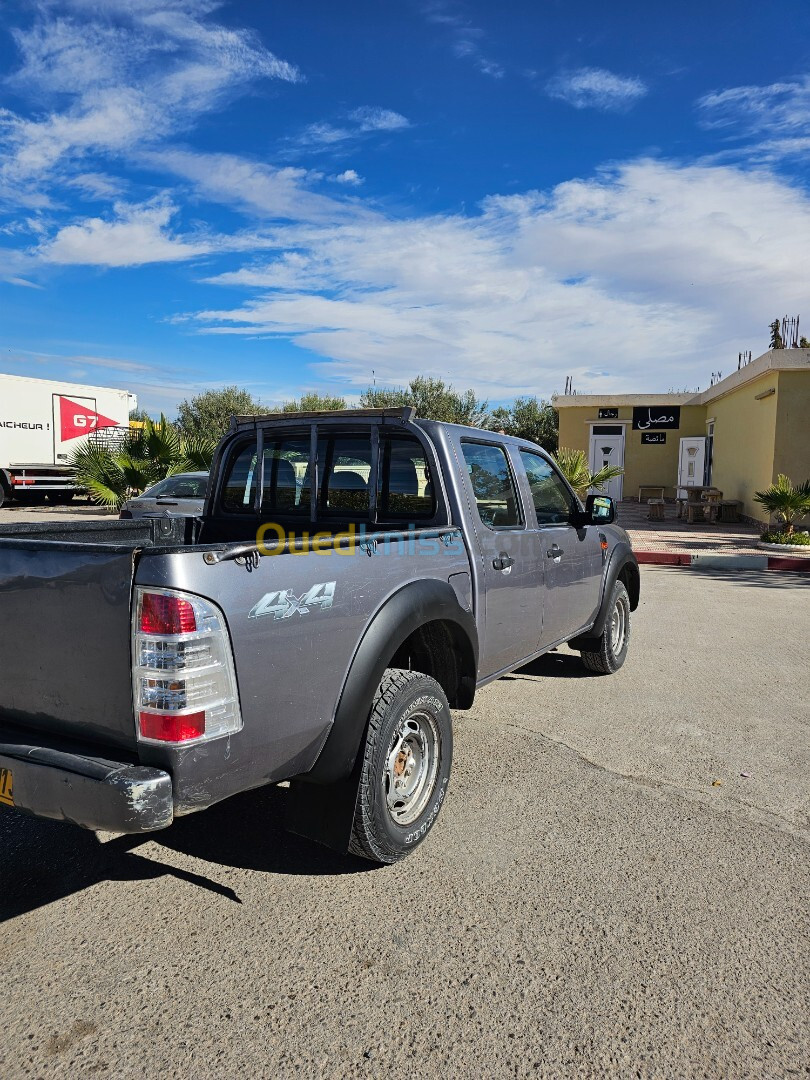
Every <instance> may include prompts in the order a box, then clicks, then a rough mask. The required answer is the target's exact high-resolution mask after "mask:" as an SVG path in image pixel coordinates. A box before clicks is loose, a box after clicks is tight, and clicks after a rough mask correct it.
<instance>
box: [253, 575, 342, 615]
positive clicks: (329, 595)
mask: <svg viewBox="0 0 810 1080" xmlns="http://www.w3.org/2000/svg"><path fill="white" fill-rule="evenodd" d="M336 584H337V582H335V581H325V582H321V583H319V584H318V585H313V586H312V587H311V588H309V589H308V590H307V591H306V592H305V593H304V594H303V596H293V594H292V592H291V591H290V590H289V589H284V590H282V591H277V592H269V593H265V594H264V596H263V597H262V598H261V600H260V601H259V602H258V604H255V605H254V606H253V607H252V608H251V609H250V612H249V614H248V618H249V619H260V618H261V617H262V616H263V615H272V616H273V618H274V619H289V618H290V616H291V615H295V614H296V613H298V614H299V615H308V614H309V609H310V608H313V607H320V608H321V610H323V611H326V610H327V609H328V608H330V607H331V606H332V601H333V600H334V598H335V585H336Z"/></svg>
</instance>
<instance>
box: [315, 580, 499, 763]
mask: <svg viewBox="0 0 810 1080" xmlns="http://www.w3.org/2000/svg"><path fill="white" fill-rule="evenodd" d="M389 667H403V668H411V669H412V670H414V671H422V672H424V674H426V675H431V676H432V677H433V678H434V679H435V680H436V681H437V682H438V683H439V685H440V686H441V687H442V689H443V690H444V692H445V693H446V694H447V698H448V701H449V702H450V705H451V706H452V707H453V708H457V709H469V708H470V706H471V705H472V702H473V697H474V695H475V682H476V675H477V669H478V634H477V630H476V625H475V619H474V617H473V614H472V612H471V611H468V610H466V609H465V608H463V607H461V605H460V604H459V602H458V597H457V595H456V592H455V590H454V589H453V587H452V586H451V585H449V584H448V583H447V582H446V581H437V580H423V581H415V582H413V584H411V585H406V586H405V587H404V588H402V589H400V590H399V591H398V592H396V593H394V595H393V596H391V597H389V598H388V600H386V602H385V603H384V604H383V605H382V607H381V608H380V609H379V611H378V612H377V613H376V615H375V616H374V618H373V619H372V620H371V622H370V623H369V625H368V627H367V628H366V631H365V633H364V635H363V637H362V639H361V641H360V644H359V646H358V648H357V651H356V653H355V654H354V659H353V660H352V663H351V667H350V668H349V672H348V675H347V676H346V681H345V682H344V684H343V690H342V692H341V695H340V700H339V702H338V707H337V710H336V712H335V719H334V723H333V724H332V727H331V729H330V731H329V735H328V736H327V739H326V742H325V743H324V746H323V749H322V750H321V753H320V755H319V756H318V760H317V761H316V763H315V765H314V767H313V769H312V770H311V771H310V772H309V773H307V775H306V779H307V780H309V781H312V782H315V783H320V784H329V783H333V782H335V781H337V780H342V779H345V778H346V777H348V776H349V775H350V774H351V772H352V769H353V767H354V763H355V759H356V758H357V752H358V749H359V748H360V745H361V742H362V739H363V735H364V733H365V729H366V723H367V721H368V715H369V710H370V708H371V702H372V700H373V698H374V693H375V691H376V689H377V687H378V686H379V683H380V680H381V679H382V676H383V672H384V671H385V669H386V668H389Z"/></svg>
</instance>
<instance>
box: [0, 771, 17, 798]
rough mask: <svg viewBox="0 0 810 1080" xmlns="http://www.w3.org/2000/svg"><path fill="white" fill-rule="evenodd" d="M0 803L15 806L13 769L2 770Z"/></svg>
mask: <svg viewBox="0 0 810 1080" xmlns="http://www.w3.org/2000/svg"><path fill="white" fill-rule="evenodd" d="M0 803H3V804H4V805H5V806H13V805H14V794H13V788H12V783H11V769H0Z"/></svg>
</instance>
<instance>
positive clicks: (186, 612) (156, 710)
mask: <svg viewBox="0 0 810 1080" xmlns="http://www.w3.org/2000/svg"><path fill="white" fill-rule="evenodd" d="M132 677H133V700H134V706H135V718H136V721H137V729H138V738H139V739H140V740H142V741H146V742H160V743H173V744H181V743H182V744H183V745H186V744H188V743H190V742H203V741H207V740H209V739H216V738H219V737H220V736H222V735H230V734H232V733H233V732H235V731H239V730H240V728H241V727H242V714H241V712H240V709H239V694H238V690H237V686H236V673H235V671H234V666H233V655H232V652H231V643H230V638H229V636H228V630H227V627H226V625H225V618H224V616H223V614H222V612H221V611H220V609H219V608H218V607H217V606H216V605H215V604H212V603H211V602H210V601H209V600H203V599H202V598H201V597H199V596H191V595H189V594H188V593H181V592H177V591H175V590H172V589H144V588H136V590H135V610H134V613H133V642H132Z"/></svg>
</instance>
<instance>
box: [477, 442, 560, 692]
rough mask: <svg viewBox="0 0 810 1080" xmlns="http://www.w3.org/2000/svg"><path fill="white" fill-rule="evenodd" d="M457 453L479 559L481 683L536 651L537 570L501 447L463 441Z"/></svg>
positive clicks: (539, 566) (538, 564) (539, 572)
mask: <svg viewBox="0 0 810 1080" xmlns="http://www.w3.org/2000/svg"><path fill="white" fill-rule="evenodd" d="M461 453H462V456H463V463H464V466H465V467H466V468H465V471H466V474H467V484H468V490H469V493H470V501H471V503H472V507H471V508H472V516H473V521H474V527H475V532H476V536H477V538H478V545H479V550H480V553H481V563H482V568H481V571H480V574H481V586H482V588H483V594H484V632H483V636H482V639H481V656H480V665H479V666H480V674H481V677H486V676H488V675H492V674H494V673H495V672H496V671H501V670H502V669H503V668H507V667H509V666H510V665H512V664H514V663H515V662H517V661H519V660H522V659H523V658H524V657H526V656H530V655H531V654H532V653H534V652H536V651H537V648H538V640H539V636H540V626H541V622H542V603H543V594H542V587H541V586H542V564H541V562H540V560H539V559H538V554H537V550H536V548H535V546H534V545H533V544H532V543H531V536H530V535H529V534H528V533H527V530H526V519H525V514H524V512H523V508H522V504H521V500H520V497H519V494H518V488H517V484H516V481H515V474H514V469H513V468H512V465H511V463H510V461H509V458H508V456H507V454H506V451H505V449H504V447H503V446H502V445H498V444H495V443H484V442H477V441H475V442H473V441H471V440H466V439H465V440H463V441H462V443H461Z"/></svg>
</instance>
